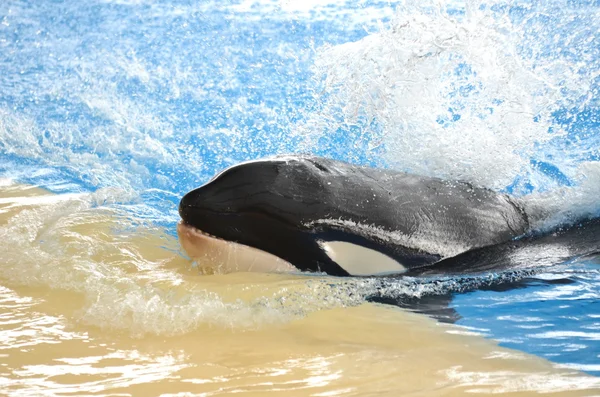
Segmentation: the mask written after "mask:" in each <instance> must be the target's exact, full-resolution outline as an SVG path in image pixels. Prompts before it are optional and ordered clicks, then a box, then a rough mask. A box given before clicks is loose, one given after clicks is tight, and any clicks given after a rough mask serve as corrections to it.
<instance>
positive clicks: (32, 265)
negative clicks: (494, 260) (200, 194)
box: [0, 182, 600, 396]
mask: <svg viewBox="0 0 600 397" xmlns="http://www.w3.org/2000/svg"><path fill="white" fill-rule="evenodd" d="M1 189H2V193H1V194H0V197H1V198H2V211H3V212H2V216H1V218H0V224H1V225H2V226H1V227H2V229H1V232H2V236H3V238H4V239H11V241H12V242H13V243H14V246H12V247H6V246H5V249H4V250H3V252H2V253H1V254H0V258H1V260H2V268H1V269H2V272H1V273H0V280H1V285H2V287H0V306H1V307H2V309H1V310H0V312H1V313H2V316H1V317H0V349H1V350H2V351H1V352H0V354H1V355H2V357H3V359H2V364H1V365H0V386H1V388H2V390H3V391H4V392H5V393H7V394H8V395H15V396H17V395H133V396H138V395H139V396H142V395H144V396H145V395H165V396H167V395H186V396H187V395H198V396H200V395H202V396H206V395H230V394H233V393H243V394H244V395H257V396H258V395H264V393H266V392H269V394H272V395H286V396H287V395H298V396H306V395H314V396H326V395H390V396H394V395H399V394H408V393H418V394H420V393H426V394H427V395H432V396H435V395H440V396H441V395H444V396H448V395H464V394H465V393H469V394H473V393H475V394H478V393H484V394H488V393H492V392H493V393H510V394H511V395H528V394H530V393H537V392H540V391H543V392H553V393H557V394H565V395H569V396H575V395H591V394H593V393H594V391H595V392H597V393H600V381H599V380H598V378H595V377H591V376H588V375H585V374H582V373H580V372H577V371H573V370H568V369H560V368H557V367H556V365H553V364H551V363H549V362H547V361H545V360H543V359H540V358H536V357H533V356H529V355H527V354H524V353H520V352H517V351H512V350H509V349H505V348H500V347H498V346H497V345H496V344H495V343H494V342H492V341H489V340H485V339H483V338H482V337H480V336H478V335H477V334H476V333H473V332H472V331H470V330H468V329H466V328H462V327H457V326H453V325H444V324H440V323H438V322H436V321H435V320H433V319H430V318H428V317H426V316H424V315H419V314H414V313H410V312H407V311H405V310H402V309H399V308H395V307H391V306H384V305H378V304H370V303H365V301H364V299H363V298H362V297H361V295H360V293H359V292H360V288H361V284H360V282H359V281H352V280H350V281H342V280H340V279H335V278H328V277H322V276H303V275H300V274H280V275H278V274H259V273H234V274H227V275H223V274H221V275H213V276H206V275H201V274H199V272H198V269H196V268H194V267H192V265H191V263H190V262H189V261H188V260H186V259H184V258H183V257H182V256H181V255H180V254H179V252H178V248H177V245H176V244H177V242H176V241H175V240H174V238H172V237H170V236H168V235H165V234H163V233H161V230H160V229H157V228H147V227H144V226H140V225H137V226H134V225H133V224H131V223H129V224H128V221H127V218H126V217H121V216H119V214H118V213H116V212H115V211H114V210H111V211H109V210H107V209H106V208H102V207H91V206H90V205H89V203H90V197H89V195H88V196H86V195H63V196H61V195H58V196H57V195H51V194H49V193H48V192H46V191H44V190H42V189H38V188H31V187H23V186H19V185H15V184H10V183H9V182H6V183H4V184H3V186H2V188H1ZM92 247H93V249H92Z"/></svg>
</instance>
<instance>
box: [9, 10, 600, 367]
mask: <svg viewBox="0 0 600 397" xmlns="http://www.w3.org/2000/svg"><path fill="white" fill-rule="evenodd" d="M599 14H600V8H599V6H598V5H597V4H594V3H593V2H573V1H565V2H559V3H556V4H552V5H546V6H543V5H539V4H536V3H530V2H517V3H511V5H510V6H509V5H507V4H505V3H503V2H481V3H476V4H471V5H470V6H469V7H465V6H464V5H463V4H462V3H459V2H455V3H451V4H450V5H449V6H448V8H447V9H443V10H440V9H437V8H436V7H434V6H433V5H431V4H429V3H417V4H415V5H410V4H408V5H406V4H404V5H402V4H400V3H396V2H388V1H382V2H377V1H364V2H359V3H358V4H354V2H343V1H321V2H314V4H313V3H303V4H302V5H300V4H297V5H294V4H292V3H287V2H277V1H258V2H251V1H237V2H236V1H231V2H227V1H226V2H221V1H215V2H210V1H203V2H191V1H166V2H158V1H155V0H149V1H144V0H130V1H127V0H121V1H112V0H104V1H100V0H92V1H86V2H80V1H37V2H26V1H12V0H9V1H4V2H2V4H0V49H1V51H0V87H1V88H2V89H1V90H0V174H1V175H2V176H3V177H9V178H13V179H16V180H18V181H20V182H24V183H30V184H37V185H40V186H42V187H46V188H48V189H50V190H52V191H55V192H57V193H62V192H88V191H96V190H98V189H102V188H116V189H114V190H111V194H110V195H109V196H108V197H107V199H106V201H105V202H103V203H99V204H100V205H109V206H119V207H122V208H124V209H125V210H126V211H127V212H128V213H129V214H130V216H131V217H132V218H133V219H136V220H146V221H150V222H151V223H153V224H156V225H160V226H162V227H165V228H168V229H169V230H171V231H173V232H172V233H174V229H175V223H176V222H177V220H178V215H177V203H178V200H179V198H180V197H181V196H182V195H183V194H184V193H185V192H187V191H188V190H190V189H192V188H194V187H196V186H198V185H200V184H201V183H203V182H205V181H206V180H207V179H208V178H210V177H211V176H212V175H213V174H214V173H216V172H217V171H219V170H220V169H222V168H223V167H226V166H228V165H231V164H234V163H237V162H240V161H243V160H248V159H253V158H257V157H262V156H266V155H271V154H276V153H287V152H297V153H300V152H302V153H304V152H310V153H315V154H320V155H326V156H330V157H334V158H338V159H343V160H347V161H351V162H357V163H362V164H370V165H375V166H382V167H394V168H398V169H402V170H407V171H412V172H418V173H423V174H428V175H436V176H441V177H456V178H461V179H467V180H470V181H473V182H475V183H479V184H482V185H486V186H490V187H492V188H495V189H497V190H504V191H509V192H512V193H514V194H517V195H522V196H525V195H527V196H528V197H531V198H532V200H531V202H532V203H533V204H532V205H537V206H542V207H543V208H545V209H546V210H547V212H548V214H547V217H546V218H545V219H544V222H540V224H539V225H538V227H539V228H544V227H549V226H548V225H550V226H551V225H552V224H557V223H561V222H564V221H570V220H573V219H576V218H578V217H581V216H590V215H592V216H593V215H598V213H599V211H598V210H599V209H600V208H599V206H598V204H600V203H598V199H597V197H598V194H599V193H600V192H599V190H598V188H597V186H599V184H598V183H597V182H598V181H600V167H598V160H599V156H600V152H599V141H600V134H598V126H599V123H600V114H599V107H598V98H599V97H600V96H599V95H598V87H599V83H600V61H599V59H600V57H599V55H600V54H599V52H600V37H599V36H598V32H599V31H600V30H599V29H598V28H599V26H598V24H599V22H598V21H600V18H598V17H599ZM599 269H600V268H599V266H598V264H597V263H595V262H594V261H585V260H581V261H578V262H576V263H570V264H562V265H560V266H557V267H553V268H551V269H544V271H542V272H541V273H540V274H538V275H535V276H531V277H530V278H527V279H525V280H524V281H523V283H521V284H520V286H519V288H514V289H508V290H505V291H489V290H476V291H472V292H466V293H457V294H455V295H453V299H452V301H451V302H450V307H451V308H453V309H454V310H455V311H456V313H458V315H459V316H460V319H459V320H458V323H459V324H462V325H465V326H468V327H472V328H474V329H475V330H476V331H478V332H481V333H482V334H484V335H486V336H487V337H489V338H493V339H496V340H499V341H500V342H501V343H502V344H503V345H505V346H509V347H512V348H516V349H521V350H523V351H526V352H529V353H533V354H536V355H539V356H542V357H546V358H548V359H550V360H553V361H555V362H558V363H562V364H564V365H567V366H569V367H573V368H577V369H582V370H584V371H587V372H590V373H593V374H596V375H598V374H600V366H599V365H600V364H599V363H600V333H599V330H600V311H599V310H598V303H597V301H598V296H599V291H600V273H599ZM442 292H448V291H442Z"/></svg>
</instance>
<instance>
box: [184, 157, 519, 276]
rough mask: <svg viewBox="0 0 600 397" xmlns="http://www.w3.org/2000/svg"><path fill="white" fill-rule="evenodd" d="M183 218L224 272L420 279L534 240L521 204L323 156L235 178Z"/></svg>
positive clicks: (205, 259) (189, 235)
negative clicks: (467, 258)
mask: <svg viewBox="0 0 600 397" xmlns="http://www.w3.org/2000/svg"><path fill="white" fill-rule="evenodd" d="M179 213H180V216H181V219H182V220H181V222H180V223H179V225H178V234H179V238H180V241H181V245H182V246H183V248H184V250H185V251H186V252H187V253H188V255H189V256H190V257H191V258H193V259H194V260H196V261H197V262H199V263H200V262H202V263H204V265H206V266H217V267H218V268H219V270H220V271H224V272H228V271H298V270H299V271H310V272H323V273H327V274H329V275H334V276H385V275H401V274H406V275H415V274H419V273H420V272H421V273H424V272H431V271H432V270H431V269H433V268H438V266H437V264H440V263H444V261H447V260H450V259H451V258H456V257H457V256H460V255H461V254H465V253H469V252H482V251H481V250H483V252H485V249H486V247H490V246H498V245H501V244H503V243H506V242H511V241H512V240H513V239H515V238H517V237H519V236H522V235H524V234H525V233H526V232H528V231H529V222H528V218H527V214H526V213H525V211H524V209H523V205H522V203H521V202H520V201H519V199H517V198H515V197H510V196H509V195H506V194H503V193H498V192H495V191H492V190H490V189H487V188H483V187H478V186H474V185H472V184H470V183H467V182H461V181H448V180H443V179H439V178H432V177H425V176H418V175H411V174H407V173H403V172H398V171H393V170H387V169H378V168H370V167H365V166H359V165H353V164H349V163H345V162H342V161H337V160H332V159H327V158H321V157H316V156H282V157H276V158H270V159H263V160H256V161H250V162H246V163H242V164H238V165H235V166H232V167H230V168H227V169H226V170H224V171H222V172H221V173H219V174H218V175H216V176H215V177H214V178H212V179H211V180H210V181H209V182H208V183H206V184H205V185H203V186H201V187H199V188H197V189H195V190H192V191H190V192H189V193H187V194H186V195H185V196H184V197H183V198H182V200H181V202H180V205H179ZM453 266H454V268H458V265H452V264H450V265H449V267H450V268H452V267H453Z"/></svg>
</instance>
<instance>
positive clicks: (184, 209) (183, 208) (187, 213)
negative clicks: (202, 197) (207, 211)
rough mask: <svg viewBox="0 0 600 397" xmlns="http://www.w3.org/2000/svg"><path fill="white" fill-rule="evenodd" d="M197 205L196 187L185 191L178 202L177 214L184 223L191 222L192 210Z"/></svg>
mask: <svg viewBox="0 0 600 397" xmlns="http://www.w3.org/2000/svg"><path fill="white" fill-rule="evenodd" d="M197 207H198V189H195V190H192V191H191V192H188V193H186V194H185V195H184V196H183V197H182V198H181V201H180V202H179V216H180V217H181V219H182V220H183V222H184V223H186V224H188V225H189V224H191V218H192V216H193V213H194V212H195V211H194V210H195V209H196V208H197Z"/></svg>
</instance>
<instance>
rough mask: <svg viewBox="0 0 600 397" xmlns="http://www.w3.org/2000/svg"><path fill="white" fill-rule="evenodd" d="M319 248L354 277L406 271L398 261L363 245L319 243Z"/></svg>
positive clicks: (341, 242) (332, 242)
mask: <svg viewBox="0 0 600 397" xmlns="http://www.w3.org/2000/svg"><path fill="white" fill-rule="evenodd" d="M319 246H320V247H321V249H322V250H323V251H324V252H325V253H326V254H327V256H328V257H329V258H330V259H331V260H332V261H334V262H335V263H337V264H338V265H339V266H340V267H341V268H342V269H344V270H345V271H347V272H348V274H350V275H352V276H375V275H383V274H394V273H404V272H405V271H406V268H405V267H404V266H402V264H401V263H399V262H398V261H397V260H395V259H392V258H390V257H389V256H387V255H385V254H382V253H381V252H379V251H376V250H374V249H371V248H367V247H363V246H362V245H357V244H352V243H348V242H346V241H319Z"/></svg>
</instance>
